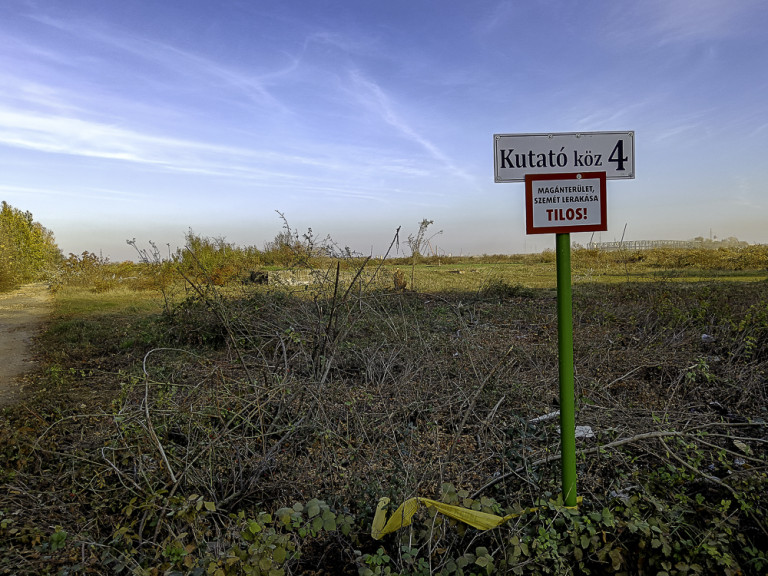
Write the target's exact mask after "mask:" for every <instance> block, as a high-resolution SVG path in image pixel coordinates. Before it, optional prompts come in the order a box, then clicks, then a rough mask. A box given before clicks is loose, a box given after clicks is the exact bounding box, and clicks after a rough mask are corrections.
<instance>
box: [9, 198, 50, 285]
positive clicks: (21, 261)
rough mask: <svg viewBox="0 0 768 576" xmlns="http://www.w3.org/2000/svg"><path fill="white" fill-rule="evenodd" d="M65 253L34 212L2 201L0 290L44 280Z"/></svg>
mask: <svg viewBox="0 0 768 576" xmlns="http://www.w3.org/2000/svg"><path fill="white" fill-rule="evenodd" d="M61 260H62V254H61V250H59V247H58V246H57V245H56V241H55V239H54V237H53V233H52V232H51V231H50V230H48V229H47V228H45V227H44V226H43V225H42V224H40V223H39V222H35V221H34V220H33V217H32V213H31V212H28V211H27V212H22V211H21V210H19V209H17V208H14V207H13V206H11V205H10V204H8V203H7V202H5V201H3V203H2V207H0V289H2V290H8V289H11V288H13V287H15V286H18V285H20V284H23V283H25V282H33V281H35V280H41V279H42V278H44V277H45V275H46V273H47V272H49V271H50V270H51V269H52V268H53V267H54V266H55V265H56V264H58V263H59V262H61Z"/></svg>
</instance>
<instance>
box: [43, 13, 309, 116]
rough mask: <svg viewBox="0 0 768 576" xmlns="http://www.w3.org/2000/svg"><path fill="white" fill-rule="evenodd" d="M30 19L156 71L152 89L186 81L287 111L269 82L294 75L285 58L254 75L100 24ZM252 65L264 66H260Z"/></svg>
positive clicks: (291, 61)
mask: <svg viewBox="0 0 768 576" xmlns="http://www.w3.org/2000/svg"><path fill="white" fill-rule="evenodd" d="M33 18H34V19H35V20H37V21H38V22H40V23H41V24H45V25H47V26H50V27H53V28H56V29H57V30H60V31H62V32H65V33H67V34H69V35H71V36H72V37H74V38H77V39H78V40H79V41H83V42H86V43H88V44H89V45H91V46H96V47H99V46H100V47H101V48H102V49H104V48H108V49H112V50H116V51H118V52H122V53H124V54H127V55H130V56H131V57H133V58H135V59H136V60H137V61H139V62H141V63H142V65H141V67H140V68H141V69H142V70H143V71H144V72H142V73H143V74H147V70H150V69H151V68H146V65H147V64H149V65H151V66H152V67H154V69H155V70H156V73H155V74H154V75H152V79H151V83H152V84H154V85H158V84H159V85H162V84H163V83H172V84H173V86H174V87H176V88H178V79H179V78H187V79H188V82H190V83H192V84H194V83H198V84H202V85H205V86H206V87H207V88H208V89H210V88H211V87H216V86H219V87H220V88H221V89H222V90H223V89H224V88H227V89H234V90H236V91H238V92H239V93H240V94H241V95H244V96H246V97H247V98H248V99H249V100H251V101H252V102H254V103H256V104H258V105H260V106H269V107H273V108H276V109H279V110H281V111H287V110H286V108H285V107H284V106H283V104H282V103H281V102H280V101H279V100H278V99H277V98H276V97H275V96H274V94H272V92H271V91H270V82H273V81H274V80H275V79H276V78H280V77H283V76H285V75H288V74H290V73H291V72H293V71H294V70H295V68H296V64H297V62H296V60H295V59H294V58H289V57H287V58H286V63H285V64H283V65H282V66H280V67H276V68H271V66H272V64H271V63H270V64H269V66H268V67H267V68H266V69H265V70H264V71H263V73H261V74H254V73H252V72H250V71H244V70H242V69H238V68H235V67H232V66H228V65H224V64H222V63H220V62H217V61H216V60H213V59H211V58H208V57H205V56H202V55H200V54H196V53H194V52H191V51H188V50H183V49H181V48H179V47H177V46H173V45H170V44H167V43H164V42H161V41H158V40H154V39H151V38H148V37H144V36H141V35H138V34H135V33H131V32H127V31H125V30H122V29H121V28H119V27H117V26H114V25H108V24H105V23H103V22H99V21H83V20H73V19H68V20H62V19H57V18H52V17H50V16H47V15H44V14H37V15H35V16H34V17H33ZM93 54H94V57H95V58H96V59H98V58H99V50H98V49H96V50H94V51H93ZM254 64H261V65H263V63H261V62H259V63H254Z"/></svg>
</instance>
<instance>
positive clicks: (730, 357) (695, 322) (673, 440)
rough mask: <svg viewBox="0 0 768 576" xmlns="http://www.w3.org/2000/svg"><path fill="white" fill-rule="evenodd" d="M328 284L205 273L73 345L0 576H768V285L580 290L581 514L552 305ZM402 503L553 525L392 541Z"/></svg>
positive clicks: (439, 525)
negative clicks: (564, 462)
mask: <svg viewBox="0 0 768 576" xmlns="http://www.w3.org/2000/svg"><path fill="white" fill-rule="evenodd" d="M345 267H347V269H346V270H345ZM314 274H315V275H316V278H315V279H316V282H315V283H314V284H312V285H310V286H309V287H303V286H302V287H280V286H277V287H275V286H260V285H259V286H257V285H240V286H239V287H237V288H230V289H222V288H219V287H217V286H216V283H214V282H207V281H206V280H205V279H206V274H205V270H202V271H201V273H200V274H197V275H195V276H193V275H191V274H186V277H187V280H188V284H187V287H186V290H187V292H186V296H184V297H174V298H169V299H168V302H169V305H168V306H167V308H166V309H165V311H164V312H163V313H162V314H160V313H158V314H155V315H148V316H144V317H142V316H140V315H136V314H134V315H125V316H115V315H113V316H110V315H109V314H108V313H104V314H103V315H101V316H99V315H91V316H89V317H87V318H72V319H61V320H60V322H59V323H58V324H55V325H54V326H53V327H52V329H51V331H50V332H49V334H48V336H47V340H46V342H47V343H48V346H49V353H48V354H49V356H48V359H47V360H48V365H47V369H46V370H45V372H44V373H43V374H39V375H38V376H37V378H38V381H37V385H38V387H39V392H38V394H37V395H36V397H35V398H34V399H32V400H30V402H27V403H25V404H23V405H20V406H17V407H16V408H14V409H12V410H7V411H6V416H7V418H6V419H4V420H3V421H2V425H0V450H1V451H2V456H3V461H4V465H3V468H2V477H1V481H2V495H0V542H2V544H0V554H1V558H0V573H14V574H40V573H51V574H56V573H58V574H89V573H90V574H99V573H125V574H127V573H133V574H176V573H178V574H181V573H192V574H215V575H225V574H299V573H304V574H342V573H348V574H355V573H358V574H365V575H367V574H490V573H515V574H566V573H573V574H606V573H617V574H621V573H623V574H650V573H653V574H665V573H666V574H711V573H723V574H739V573H741V574H761V573H764V571H765V569H766V567H768V559H766V556H765V550H766V549H768V532H767V531H766V522H765V521H764V518H765V515H766V512H767V511H768V496H767V495H768V476H767V475H766V471H767V469H766V444H767V443H768V427H767V425H766V422H765V418H766V416H767V414H766V410H767V407H768V398H766V395H767V392H766V368H767V367H768V366H767V365H766V364H767V363H768V282H766V281H764V280H763V281H757V282H751V283H747V282H743V283H726V282H715V281H711V282H700V283H673V282H669V281H657V282H652V283H647V282H644V283H631V282H625V283H621V284H612V285H609V284H597V283H592V284H588V285H581V286H577V287H576V289H575V293H574V298H575V300H574V325H575V345H576V350H575V357H576V386H577V407H578V416H577V424H579V425H583V426H589V427H590V429H591V430H592V432H593V433H594V436H593V437H588V438H584V439H583V440H581V441H580V444H579V445H578V446H577V448H578V451H579V454H578V471H579V492H580V494H581V495H582V496H583V502H582V504H581V506H580V507H579V509H578V510H568V509H564V508H563V507H562V505H561V504H562V503H561V502H558V496H557V494H558V492H559V473H558V459H557V458H558V454H557V453H558V446H559V436H558V431H557V422H556V420H555V419H550V420H547V419H543V420H539V421H537V422H532V420H534V418H536V417H538V416H542V415H546V414H548V413H551V412H553V411H554V410H556V402H557V342H556V319H555V305H554V304H555V303H554V299H553V295H552V292H551V291H549V290H533V289H529V288H522V287H520V286H513V285H505V284H504V283H503V282H500V281H498V280H494V281H492V282H488V283H487V284H486V285H485V287H484V288H481V289H479V290H477V291H475V292H460V293H456V292H442V293H429V294H428V293H417V292H412V291H411V292H409V291H398V292H393V291H392V277H391V273H389V274H386V275H385V274H379V273H377V269H376V267H374V266H372V265H371V263H370V262H368V261H355V262H353V263H350V262H346V261H337V262H333V263H330V264H328V265H326V266H325V267H319V268H316V269H315V272H314ZM62 326H63V327H62ZM703 335H707V338H703ZM43 388H44V389H43ZM381 496H388V497H389V498H390V499H391V501H392V505H393V506H397V505H398V504H399V503H400V502H402V501H403V500H404V499H406V498H409V497H412V496H424V497H430V498H433V499H440V500H442V501H443V502H446V503H450V504H454V505H461V506H465V507H469V508H473V509H477V510H485V511H488V512H492V513H494V514H498V515H504V514H508V513H513V512H520V511H522V509H524V508H529V507H532V506H534V505H535V506H537V507H538V509H537V510H536V511H532V512H530V513H528V514H523V515H521V516H519V517H518V518H516V519H515V520H513V521H510V522H508V523H507V524H505V525H504V526H502V527H501V528H498V529H495V530H492V531H489V532H478V531H476V530H474V529H472V528H467V527H466V526H463V525H461V524H456V523H455V522H453V521H451V520H448V519H445V518H443V517H442V516H439V515H435V514H434V511H433V510H430V509H427V510H426V511H425V512H422V513H420V514H418V515H417V516H416V520H415V522H414V523H413V524H412V525H411V526H410V527H409V528H407V529H404V530H401V531H399V532H397V533H395V534H392V535H388V536H386V537H384V539H383V540H382V541H381V542H379V541H375V540H373V539H372V538H371V536H370V531H371V521H372V519H373V515H374V512H375V509H376V504H377V502H378V500H379V497H381Z"/></svg>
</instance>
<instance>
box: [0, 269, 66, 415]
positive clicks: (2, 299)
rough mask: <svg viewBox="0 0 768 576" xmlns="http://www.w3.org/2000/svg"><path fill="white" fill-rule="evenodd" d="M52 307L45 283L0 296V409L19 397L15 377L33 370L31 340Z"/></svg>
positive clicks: (19, 390) (31, 285)
mask: <svg viewBox="0 0 768 576" xmlns="http://www.w3.org/2000/svg"><path fill="white" fill-rule="evenodd" d="M52 307H53V298H52V296H51V293H50V292H49V291H48V288H47V286H46V285H45V284H29V285H27V286H24V287H22V288H20V289H18V290H15V291H13V292H6V293H3V294H0V406H5V405H7V404H10V403H12V402H15V401H16V400H18V399H19V397H20V396H21V393H22V390H21V387H20V385H19V383H18V381H17V377H18V376H19V375H20V374H23V373H24V372H27V371H29V370H31V369H32V368H34V365H35V363H34V359H33V358H32V354H31V344H32V338H33V337H34V336H35V335H37V333H38V332H39V331H40V329H41V328H42V326H43V323H44V322H45V320H46V319H47V318H48V315H49V314H50V313H51V310H52Z"/></svg>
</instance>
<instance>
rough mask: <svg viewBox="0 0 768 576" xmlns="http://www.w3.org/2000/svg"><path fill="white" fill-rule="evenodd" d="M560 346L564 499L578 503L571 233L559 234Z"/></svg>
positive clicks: (574, 503)
mask: <svg viewBox="0 0 768 576" xmlns="http://www.w3.org/2000/svg"><path fill="white" fill-rule="evenodd" d="M556 243H557V251H556V257H557V348H558V355H559V359H558V368H559V373H560V463H561V469H562V479H563V500H564V501H565V502H564V503H565V505H566V506H576V394H575V391H574V386H573V297H572V294H571V235H570V234H557V235H556Z"/></svg>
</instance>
